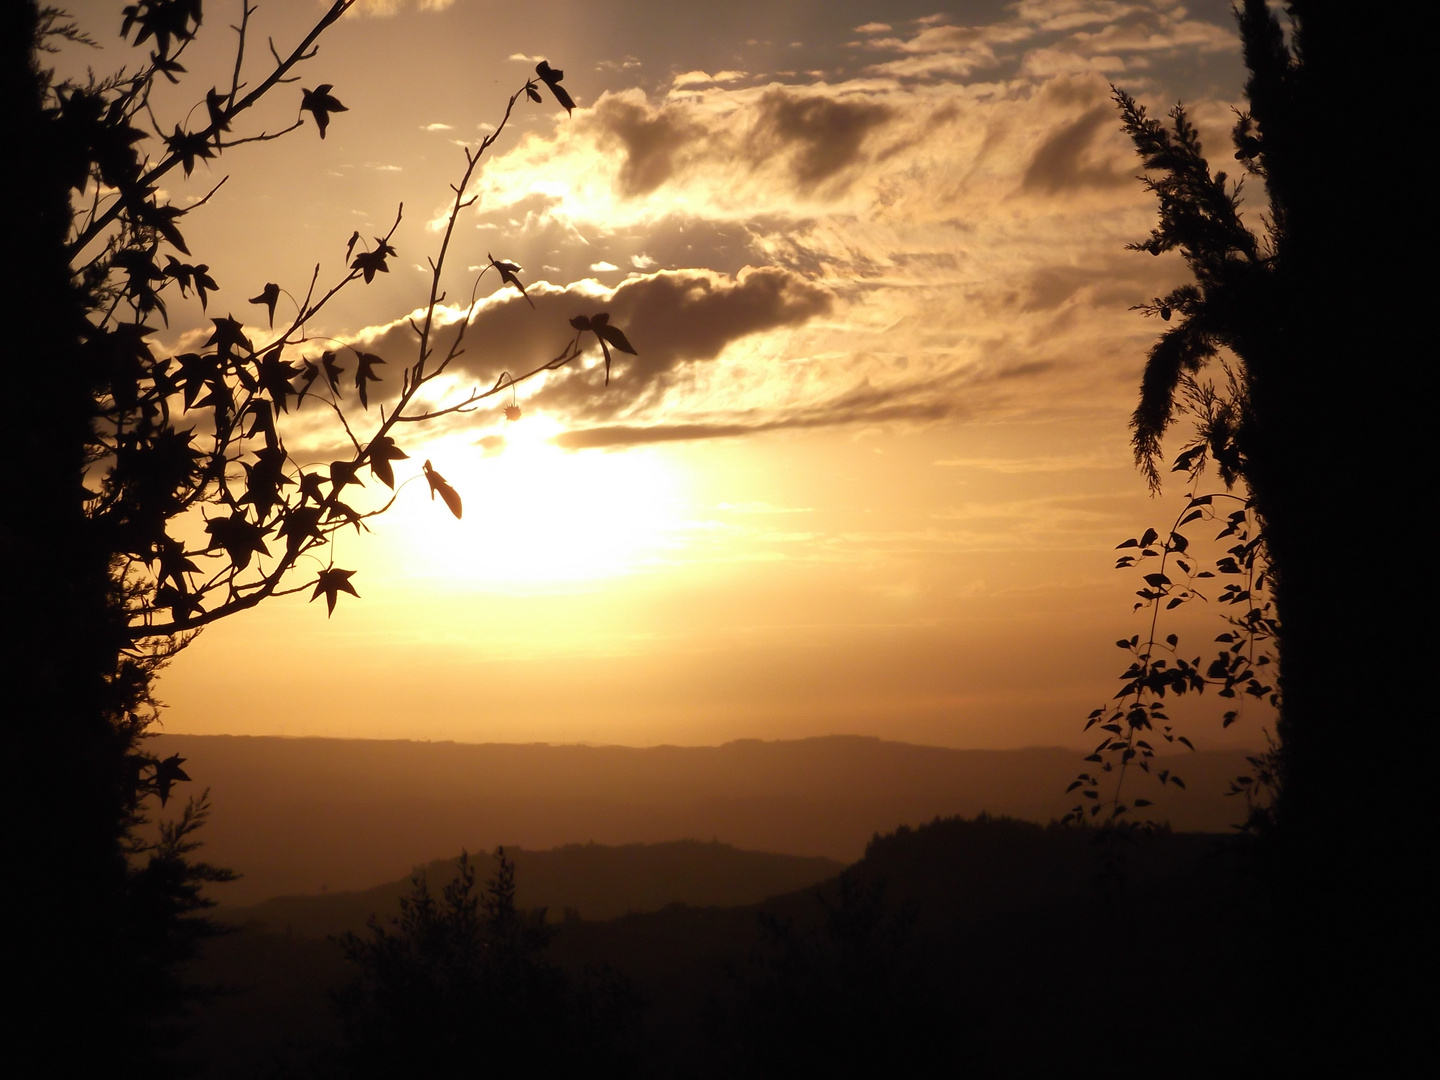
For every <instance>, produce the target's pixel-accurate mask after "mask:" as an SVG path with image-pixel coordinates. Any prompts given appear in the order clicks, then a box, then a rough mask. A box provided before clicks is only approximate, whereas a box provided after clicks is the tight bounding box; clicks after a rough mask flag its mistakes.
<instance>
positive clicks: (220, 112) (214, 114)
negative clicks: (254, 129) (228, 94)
mask: <svg viewBox="0 0 1440 1080" xmlns="http://www.w3.org/2000/svg"><path fill="white" fill-rule="evenodd" d="M205 111H206V112H207V113H209V114H210V126H211V127H212V128H214V129H215V141H216V142H219V141H220V132H222V131H229V130H230V121H229V120H228V119H227V118H226V108H225V95H224V94H222V93H220V91H219V90H217V89H215V87H213V86H212V87H211V88H210V89H209V90H207V91H205Z"/></svg>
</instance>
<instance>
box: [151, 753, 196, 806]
mask: <svg viewBox="0 0 1440 1080" xmlns="http://www.w3.org/2000/svg"><path fill="white" fill-rule="evenodd" d="M184 763H185V758H183V757H181V756H180V755H179V754H171V755H170V756H169V757H168V758H166V759H165V760H164V761H157V762H155V778H154V780H153V781H152V782H153V783H154V785H155V794H157V795H159V796H160V805H161V806H164V805H165V803H166V802H168V801H169V799H170V788H171V786H172V785H174V784H176V783H177V782H179V781H181V780H189V779H190V777H189V776H187V775H186V773H185V770H184V769H182V768H180V766H181V765H183V764H184Z"/></svg>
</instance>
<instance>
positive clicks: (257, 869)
mask: <svg viewBox="0 0 1440 1080" xmlns="http://www.w3.org/2000/svg"><path fill="white" fill-rule="evenodd" d="M151 746H152V752H154V753H157V754H160V755H161V756H166V755H169V754H173V753H178V754H180V755H181V756H183V757H184V758H185V759H186V765H185V768H186V770H187V771H188V772H189V773H190V775H191V776H192V777H194V778H195V783H194V784H193V785H191V787H192V790H195V791H198V790H199V789H200V788H202V787H209V788H210V791H211V799H212V802H213V804H214V811H213V815H212V818H211V821H210V823H209V825H208V826H207V827H206V829H205V831H204V835H203V839H204V840H205V843H206V847H205V857H206V858H207V859H209V860H210V861H212V862H215V863H218V864H220V865H223V866H230V867H234V868H235V869H237V870H239V871H240V872H241V873H242V874H243V875H244V877H242V879H241V880H240V881H238V882H236V883H235V884H233V885H228V886H225V887H224V888H223V890H220V891H218V893H217V895H218V897H219V898H220V899H221V901H222V902H223V903H225V904H227V905H246V904H255V903H259V902H260V901H262V900H266V899H269V898H271V897H276V896H282V895H296V894H314V893H319V892H321V891H322V889H323V888H327V887H328V889H329V890H331V891H334V890H363V889H368V888H371V887H374V886H376V885H377V884H379V883H381V882H387V881H394V880H396V879H399V878H402V877H403V876H405V875H406V874H408V872H409V870H410V868H411V867H413V866H416V865H421V864H424V863H427V862H429V861H430V860H432V859H439V858H451V857H453V856H454V855H455V853H456V852H458V851H460V850H461V849H467V850H470V851H487V852H488V851H492V850H494V848H495V847H496V846H497V845H500V844H504V845H506V846H507V847H516V848H524V849H525V850H527V851H538V850H545V849H551V848H557V847H561V846H564V845H567V844H575V843H581V844H583V843H586V842H587V841H594V842H596V843H597V844H609V845H623V844H634V843H650V844H653V843H661V842H666V841H674V840H685V839H700V840H710V839H714V840H718V841H721V842H723V843H726V844H732V845H734V846H735V847H738V848H743V849H748V850H751V851H767V852H776V853H782V854H789V855H800V856H823V857H825V858H829V859H834V860H836V861H838V862H842V863H850V862H854V861H855V860H856V859H859V858H860V857H861V855H862V854H863V852H864V850H865V845H866V844H867V842H868V841H869V840H870V839H871V837H873V836H874V835H876V834H877V833H884V832H889V831H891V830H893V829H894V828H895V827H896V826H898V825H901V824H912V825H915V824H919V823H922V822H927V821H931V820H933V819H934V818H936V817H948V816H953V815H963V816H967V817H973V816H974V815H975V814H978V813H980V812H982V811H984V812H989V813H992V814H1005V815H1009V816H1013V817H1017V818H1022V819H1026V820H1030V821H1037V822H1045V821H1049V820H1051V819H1053V818H1057V817H1059V816H1061V815H1063V814H1064V813H1065V811H1066V810H1068V809H1069V807H1070V806H1071V805H1072V804H1073V802H1074V799H1073V798H1072V797H1070V796H1067V795H1066V794H1065V787H1066V785H1067V784H1068V783H1069V781H1070V780H1071V779H1072V778H1073V777H1074V775H1075V773H1076V771H1077V770H1078V769H1079V767H1080V759H1081V756H1082V755H1081V753H1080V752H1079V751H1076V750H1071V749H1063V748H1051V749H1030V750H952V749H945V748H940V747H928V746H915V745H912V744H908V743H899V742H887V741H885V740H882V739H877V738H868V737H859V736H831V737H826V738H815V739H803V740H794V741H784V742H761V741H759V740H743V741H738V742H731V743H726V744H725V745H723V746H717V747H678V746H658V747H647V748H633V747H620V746H606V747H591V746H547V745H524V744H467V743H422V742H408V741H391V740H359V739H308V738H306V739H289V738H279V737H259V736H227V735H161V736H158V737H157V738H156V739H155V741H154V742H153V743H152V744H151ZM1172 764H1173V767H1174V768H1175V769H1176V770H1177V771H1178V772H1180V773H1181V774H1182V775H1183V776H1184V777H1185V779H1186V782H1187V784H1188V790H1187V791H1183V792H1182V791H1177V790H1175V789H1174V788H1168V789H1166V791H1165V792H1164V793H1163V794H1161V793H1159V792H1158V791H1157V792H1152V793H1149V794H1150V797H1152V798H1155V799H1157V801H1159V802H1160V803H1161V805H1160V806H1158V807H1157V810H1158V812H1159V815H1158V816H1162V817H1164V818H1168V820H1169V821H1170V822H1171V823H1172V824H1173V825H1174V826H1175V827H1176V828H1177V829H1184V830H1192V831H1208V832H1220V831H1224V830H1225V829H1227V828H1228V826H1229V825H1230V824H1231V823H1232V822H1233V821H1235V820H1237V819H1238V818H1240V817H1241V816H1242V810H1243V807H1241V806H1240V805H1238V804H1237V803H1236V801H1235V800H1233V799H1227V798H1225V797H1224V796H1223V792H1224V791H1225V789H1226V786H1227V783H1228V781H1229V779H1230V778H1231V777H1233V776H1235V775H1236V774H1237V773H1239V772H1241V771H1243V770H1244V769H1245V760H1244V755H1243V754H1242V753H1231V752H1209V753H1207V752H1201V753H1198V754H1189V755H1185V756H1184V757H1179V758H1177V759H1175V760H1174V762H1173V763H1172ZM1142 782H1143V781H1142ZM1137 790H1138V785H1137ZM182 793H183V789H182Z"/></svg>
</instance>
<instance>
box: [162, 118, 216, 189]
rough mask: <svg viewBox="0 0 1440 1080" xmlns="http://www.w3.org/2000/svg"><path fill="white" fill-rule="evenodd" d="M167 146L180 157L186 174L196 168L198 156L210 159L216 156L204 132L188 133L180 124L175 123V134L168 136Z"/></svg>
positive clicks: (181, 165)
mask: <svg viewBox="0 0 1440 1080" xmlns="http://www.w3.org/2000/svg"><path fill="white" fill-rule="evenodd" d="M165 148H166V149H167V150H169V151H170V153H172V154H174V155H176V156H177V157H179V158H180V167H181V168H182V169H184V170H185V175H186V176H189V175H190V172H191V170H193V169H194V168H195V159H196V158H197V157H198V158H205V159H206V160H209V159H211V158H213V157H214V156H215V154H214V152H213V151H212V150H211V149H210V140H209V139H207V138H206V137H205V133H204V132H189V133H186V132H184V131H181V130H180V125H179V124H176V125H175V134H174V135H169V136H166V138H165Z"/></svg>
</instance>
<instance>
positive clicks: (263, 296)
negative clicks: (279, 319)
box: [247, 281, 280, 328]
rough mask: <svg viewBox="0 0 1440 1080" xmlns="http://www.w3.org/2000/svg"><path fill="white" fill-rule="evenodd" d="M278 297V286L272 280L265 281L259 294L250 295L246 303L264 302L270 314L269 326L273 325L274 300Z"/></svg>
mask: <svg viewBox="0 0 1440 1080" xmlns="http://www.w3.org/2000/svg"><path fill="white" fill-rule="evenodd" d="M279 299H280V286H279V285H276V284H275V283H274V282H273V281H267V282H266V283H265V288H263V289H261V290H260V295H259V296H252V297H251V298H250V299H249V300H248V301H247V303H251V304H264V305H265V310H266V312H267V313H268V314H269V316H270V326H271V327H272V328H273V327H274V326H275V302H276V301H277V300H279Z"/></svg>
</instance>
